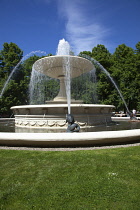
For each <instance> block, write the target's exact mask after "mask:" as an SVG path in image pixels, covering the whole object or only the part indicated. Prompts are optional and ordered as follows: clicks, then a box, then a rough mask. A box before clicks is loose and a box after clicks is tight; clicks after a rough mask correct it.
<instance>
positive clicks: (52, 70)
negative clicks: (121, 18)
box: [33, 55, 95, 79]
mask: <svg viewBox="0 0 140 210" xmlns="http://www.w3.org/2000/svg"><path fill="white" fill-rule="evenodd" d="M68 64H69V65H70V69H71V78H74V77H78V76H80V75H81V74H83V73H86V72H89V71H90V70H93V69H95V67H94V65H93V64H92V63H91V62H90V61H89V60H87V59H85V58H82V57H78V56H71V55H55V56H49V57H45V58H41V59H39V60H37V61H36V62H35V63H34V65H33V68H34V69H35V70H36V71H38V72H40V73H42V74H45V75H47V76H49V77H52V78H56V79H59V78H60V77H61V76H62V75H65V73H64V70H65V68H67V65H68Z"/></svg>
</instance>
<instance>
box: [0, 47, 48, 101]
mask: <svg viewBox="0 0 140 210" xmlns="http://www.w3.org/2000/svg"><path fill="white" fill-rule="evenodd" d="M35 53H41V54H46V52H44V51H41V50H36V51H32V52H30V53H28V54H27V55H25V56H24V57H23V58H22V59H21V60H20V61H19V62H18V64H17V65H16V66H15V67H14V68H13V70H12V71H11V73H10V75H9V77H8V79H7V80H6V82H5V84H4V86H3V88H2V90H1V93H0V98H1V97H2V96H3V93H4V92H5V89H6V87H7V85H8V83H9V81H10V79H11V78H12V76H13V74H14V73H15V71H16V70H17V69H18V67H19V65H20V64H21V63H22V62H23V61H24V60H26V59H27V58H28V57H30V56H31V55H32V54H35Z"/></svg>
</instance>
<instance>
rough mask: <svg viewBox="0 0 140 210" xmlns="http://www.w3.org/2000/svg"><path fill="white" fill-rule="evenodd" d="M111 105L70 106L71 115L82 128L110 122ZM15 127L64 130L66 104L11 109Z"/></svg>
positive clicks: (66, 111)
mask: <svg viewBox="0 0 140 210" xmlns="http://www.w3.org/2000/svg"><path fill="white" fill-rule="evenodd" d="M114 108H115V107H114V106H113V105H101V104H71V113H72V114H73V115H74V118H75V121H76V123H78V124H79V125H80V127H81V129H82V128H87V127H92V126H95V125H103V124H106V123H109V122H111V121H112V120H111V113H112V111H113V109H114ZM11 109H12V110H13V112H14V115H15V126H16V127H24V128H26V127H27V128H46V129H47V130H53V129H54V130H56V129H59V130H62V129H66V127H67V124H66V114H67V113H68V105H67V104H45V105H23V106H14V107H11Z"/></svg>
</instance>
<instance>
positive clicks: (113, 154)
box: [0, 146, 140, 210]
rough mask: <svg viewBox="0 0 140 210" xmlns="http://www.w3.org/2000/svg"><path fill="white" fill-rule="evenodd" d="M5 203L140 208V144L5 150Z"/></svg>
mask: <svg viewBox="0 0 140 210" xmlns="http://www.w3.org/2000/svg"><path fill="white" fill-rule="evenodd" d="M0 179H1V180H0V181H1V182H0V183H1V184H0V209H1V210H17V209H18V210H28V209H39V210H46V209H47V210H48V209H49V210H51V209H55V210H57V209H60V210H61V209H66V210H67V209H70V210H73V209H75V210H77V209H84V210H85V209H97V210H100V209H102V210H105V209H111V210H114V209H120V210H122V209H123V210H124V209H127V210H131V209H132V210H135V209H140V147H139V146H137V147H128V148H116V149H105V150H92V151H87V150H86V151H71V152H52V151H51V152H44V151H21V150H20V151H17V150H16V151H15V150H0Z"/></svg>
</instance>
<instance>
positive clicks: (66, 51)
mask: <svg viewBox="0 0 140 210" xmlns="http://www.w3.org/2000/svg"><path fill="white" fill-rule="evenodd" d="M70 52H71V51H70V45H69V43H68V42H67V41H65V39H62V40H60V41H59V44H58V49H57V53H56V55H70ZM63 61H64V63H63V72H64V75H65V87H66V95H67V104H68V114H70V113H71V107H70V105H71V66H70V57H64V58H63Z"/></svg>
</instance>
